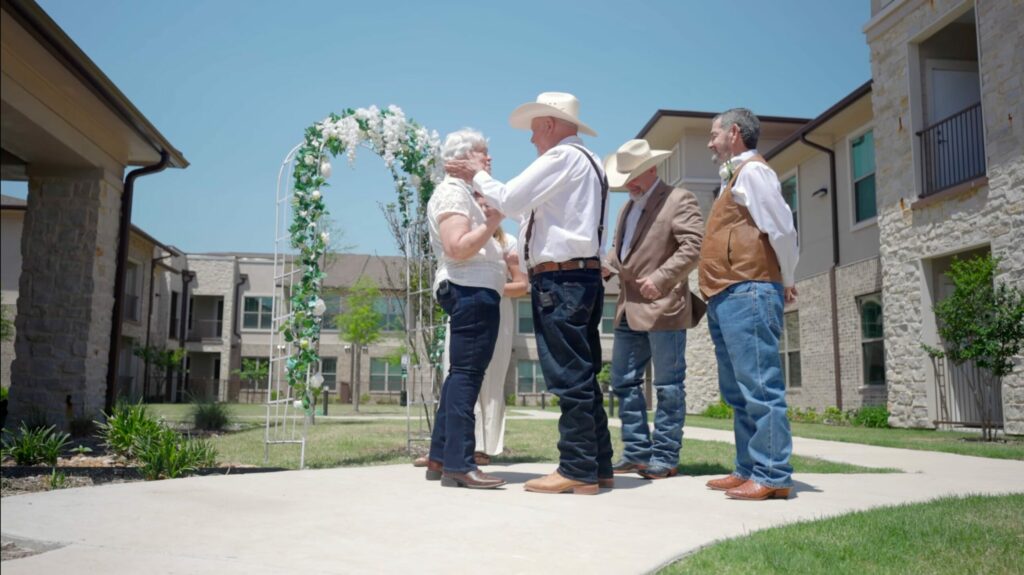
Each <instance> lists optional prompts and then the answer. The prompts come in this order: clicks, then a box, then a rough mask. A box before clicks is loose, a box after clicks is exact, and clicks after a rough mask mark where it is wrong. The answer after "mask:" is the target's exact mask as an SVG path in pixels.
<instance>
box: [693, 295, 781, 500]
mask: <svg viewBox="0 0 1024 575" xmlns="http://www.w3.org/2000/svg"><path fill="white" fill-rule="evenodd" d="M782 307H783V291H782V286H781V285H780V284H777V283H768V282H752V281H751V282H743V283H738V284H733V285H731V286H729V288H727V289H726V290H724V291H722V292H720V293H718V294H716V295H715V296H714V297H712V298H711V300H710V301H708V326H709V328H710V329H711V341H713V342H714V344H715V356H716V357H717V359H718V388H719V390H720V391H721V393H722V399H723V400H725V402H726V403H728V404H729V405H730V406H732V408H733V410H734V411H735V420H734V421H733V426H734V428H735V431H736V471H735V472H734V474H735V475H737V476H739V477H742V478H750V479H753V480H754V481H757V482H758V483H760V484H761V485H766V486H768V487H789V486H790V485H792V479H791V477H792V475H793V467H792V466H791V465H790V464H789V456H790V454H791V453H792V451H793V440H792V437H791V436H790V432H789V421H788V420H787V419H786V387H785V382H784V381H783V378H782V363H781V359H780V357H779V336H780V335H781V334H782Z"/></svg>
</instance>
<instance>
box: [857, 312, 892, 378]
mask: <svg viewBox="0 0 1024 575" xmlns="http://www.w3.org/2000/svg"><path fill="white" fill-rule="evenodd" d="M857 309H858V311H860V347H861V356H862V360H861V361H862V364H863V366H864V385H885V343H884V339H883V325H882V294H881V293H880V292H879V293H873V294H868V295H864V296H861V297H859V298H857Z"/></svg>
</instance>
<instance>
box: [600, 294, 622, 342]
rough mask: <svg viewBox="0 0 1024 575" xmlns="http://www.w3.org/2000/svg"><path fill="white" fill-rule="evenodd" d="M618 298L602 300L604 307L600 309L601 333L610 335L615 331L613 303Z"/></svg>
mask: <svg viewBox="0 0 1024 575" xmlns="http://www.w3.org/2000/svg"><path fill="white" fill-rule="evenodd" d="M617 301H618V300H614V299H606V300H604V308H603V309H602V311H601V334H602V335H612V334H614V333H615V304H616V303H617Z"/></svg>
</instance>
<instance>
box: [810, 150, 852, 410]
mask: <svg viewBox="0 0 1024 575" xmlns="http://www.w3.org/2000/svg"><path fill="white" fill-rule="evenodd" d="M800 141H801V142H803V143H804V144H806V145H808V146H810V147H812V148H814V149H815V150H819V151H821V152H825V153H826V154H828V179H829V184H828V185H829V194H828V195H829V199H830V200H831V211H832V266H831V267H830V268H829V269H828V291H829V299H830V300H831V301H830V303H831V304H832V373H833V374H835V386H836V407H837V408H838V409H839V410H840V411H842V410H843V377H842V366H841V365H840V362H839V302H838V298H837V296H836V268H837V267H839V199H838V194H837V192H836V153H835V152H834V151H833V150H832V149H830V148H826V147H825V146H822V145H820V144H815V143H814V142H812V141H810V140H808V139H807V134H806V133H803V134H800Z"/></svg>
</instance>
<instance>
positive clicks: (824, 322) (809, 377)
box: [780, 273, 836, 411]
mask: <svg viewBox="0 0 1024 575" xmlns="http://www.w3.org/2000/svg"><path fill="white" fill-rule="evenodd" d="M796 288H797V292H798V294H799V295H798V296H797V302H796V304H794V305H789V306H786V310H785V312H786V316H785V317H787V318H789V317H792V316H791V315H789V314H790V313H792V312H797V314H798V315H799V318H800V348H799V349H800V371H801V372H802V377H801V380H802V385H801V386H800V387H795V388H794V387H790V388H787V389H786V402H787V404H788V405H790V406H792V407H803V408H807V407H813V408H815V409H817V410H819V411H821V410H824V409H825V408H826V407H828V406H830V405H835V404H836V383H835V369H834V365H833V346H832V303H831V297H830V295H829V278H828V274H827V273H823V274H818V275H816V276H812V277H809V278H807V279H805V280H803V281H798V282H796ZM780 345H781V342H780Z"/></svg>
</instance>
